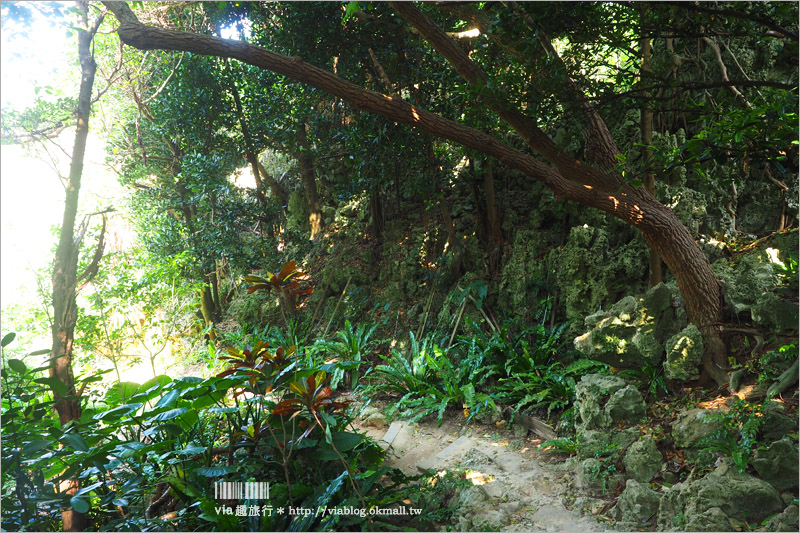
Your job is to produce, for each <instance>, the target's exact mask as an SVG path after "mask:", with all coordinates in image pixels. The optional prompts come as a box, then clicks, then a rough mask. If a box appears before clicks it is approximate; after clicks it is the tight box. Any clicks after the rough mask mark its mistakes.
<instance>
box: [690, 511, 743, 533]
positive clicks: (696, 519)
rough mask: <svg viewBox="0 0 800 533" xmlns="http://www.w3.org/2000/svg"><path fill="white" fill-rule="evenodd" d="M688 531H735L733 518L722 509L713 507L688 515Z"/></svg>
mask: <svg viewBox="0 0 800 533" xmlns="http://www.w3.org/2000/svg"><path fill="white" fill-rule="evenodd" d="M686 531H733V525H732V524H731V519H730V518H728V515H726V514H725V513H724V512H723V511H722V509H720V508H719V507H712V508H710V509H706V510H705V511H703V512H701V513H698V514H695V515H691V516H687V517H686Z"/></svg>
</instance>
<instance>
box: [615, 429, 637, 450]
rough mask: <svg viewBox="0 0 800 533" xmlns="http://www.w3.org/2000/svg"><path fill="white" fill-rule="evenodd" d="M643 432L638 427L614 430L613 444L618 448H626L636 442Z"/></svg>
mask: <svg viewBox="0 0 800 533" xmlns="http://www.w3.org/2000/svg"><path fill="white" fill-rule="evenodd" d="M640 434H641V432H640V431H639V428H638V427H632V428H625V429H622V430H619V431H614V432H613V434H612V435H611V444H612V445H614V446H615V447H616V448H617V449H618V450H623V451H624V450H626V449H627V448H628V446H630V445H631V444H633V443H634V442H636V440H637V439H638V438H639V435H640Z"/></svg>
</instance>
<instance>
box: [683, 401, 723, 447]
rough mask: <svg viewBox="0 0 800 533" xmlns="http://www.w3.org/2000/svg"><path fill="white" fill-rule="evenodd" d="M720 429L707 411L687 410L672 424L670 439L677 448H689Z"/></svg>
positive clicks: (720, 424)
mask: <svg viewBox="0 0 800 533" xmlns="http://www.w3.org/2000/svg"><path fill="white" fill-rule="evenodd" d="M721 427H722V422H720V421H719V420H715V419H714V417H713V416H712V413H711V411H709V410H707V409H689V410H688V411H684V412H683V413H681V414H680V415H678V418H677V420H676V421H675V423H674V424H672V438H673V439H675V446H677V447H678V448H691V447H693V446H696V445H697V444H698V443H699V442H700V441H701V440H703V439H704V438H706V437H708V436H709V435H711V434H712V433H714V432H715V431H717V430H719V429H720V428H721Z"/></svg>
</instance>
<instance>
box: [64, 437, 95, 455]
mask: <svg viewBox="0 0 800 533" xmlns="http://www.w3.org/2000/svg"><path fill="white" fill-rule="evenodd" d="M64 440H66V441H67V442H68V443H69V445H70V446H72V447H73V448H75V449H76V450H78V451H79V452H88V451H89V445H88V444H86V441H85V440H83V437H81V436H80V434H78V433H67V434H66V435H64Z"/></svg>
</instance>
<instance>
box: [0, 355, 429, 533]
mask: <svg viewBox="0 0 800 533" xmlns="http://www.w3.org/2000/svg"><path fill="white" fill-rule="evenodd" d="M221 359H222V360H223V361H224V362H225V364H226V365H227V368H225V369H224V370H223V371H221V372H220V373H219V374H218V375H217V376H214V377H211V378H208V379H201V378H192V377H186V378H181V379H175V380H172V379H170V378H168V377H166V376H159V377H158V378H155V379H153V380H150V381H149V382H147V383H145V384H142V385H137V384H134V383H118V384H116V385H115V386H113V387H111V388H110V389H109V390H108V391H107V392H106V393H105V395H104V396H102V397H100V396H96V395H90V394H88V393H85V394H84V395H83V396H82V397H83V398H84V400H85V401H84V402H83V406H84V411H83V416H82V418H81V420H80V422H79V423H77V424H72V425H70V426H69V427H65V428H61V427H59V424H58V420H57V418H56V417H55V416H54V415H53V414H52V413H53V406H52V394H51V392H50V388H49V387H51V386H57V385H56V384H51V383H49V382H48V381H47V380H48V378H43V377H40V376H41V373H42V371H44V370H46V367H41V368H37V369H29V368H28V367H27V365H25V364H24V363H23V362H22V361H20V360H17V359H13V360H9V361H6V363H5V364H4V366H3V369H2V383H3V399H2V416H3V439H2V461H3V462H2V467H3V470H2V496H3V514H2V527H3V529H6V530H37V531H38V530H57V529H60V513H61V509H62V508H63V507H68V506H71V507H72V508H74V509H76V510H78V511H80V512H83V513H85V514H86V515H87V519H88V522H89V524H90V528H91V529H102V530H164V529H173V530H182V531H189V530H201V531H203V530H205V531H215V530H216V531H236V530H248V531H250V530H261V531H274V530H338V529H365V528H366V529H386V528H390V527H397V525H395V526H391V525H389V524H384V525H382V526H381V525H378V524H377V523H376V522H378V521H391V519H392V518H391V517H388V518H386V517H379V516H371V515H369V514H368V512H367V513H365V516H363V517H362V516H361V515H360V514H355V515H349V516H344V515H336V514H330V515H319V516H316V515H310V516H294V515H288V514H286V513H284V514H278V513H277V512H273V513H272V515H271V516H258V517H251V516H236V515H235V514H234V515H228V514H224V513H221V512H220V507H221V506H223V505H225V504H227V505H232V506H234V507H235V505H237V504H242V503H244V502H241V501H240V502H230V501H218V500H216V499H215V491H214V484H215V483H217V482H221V481H261V482H269V483H270V498H269V501H262V502H254V503H259V504H264V505H269V506H271V507H272V508H273V509H277V508H279V507H284V508H286V507H287V506H289V505H291V506H293V507H305V508H309V509H316V508H317V506H326V505H327V506H328V507H329V508H333V507H335V506H339V507H347V506H350V507H352V508H358V509H365V510H366V511H369V509H371V508H374V507H383V508H386V507H389V506H392V505H402V503H401V502H402V501H403V500H405V499H406V491H409V490H410V491H413V487H411V488H409V480H408V478H406V477H405V476H403V475H402V474H401V473H400V472H399V471H396V470H393V469H390V468H388V467H386V466H384V465H383V464H382V463H383V451H382V450H381V449H380V448H379V447H378V446H377V445H376V444H375V443H374V442H373V441H371V440H369V439H367V438H365V437H364V436H363V435H361V434H359V433H355V432H353V431H352V430H350V429H349V424H350V422H351V415H350V413H349V411H348V410H347V405H346V403H345V402H342V401H339V400H338V399H337V398H335V396H334V394H333V392H332V391H331V389H330V386H329V380H328V375H329V374H330V373H331V372H335V370H336V364H328V365H318V366H313V365H312V366H309V365H307V364H306V360H305V358H303V357H298V356H297V354H296V352H295V350H294V349H293V348H292V347H283V346H281V347H278V348H277V349H275V350H272V349H270V347H269V345H268V344H267V342H266V340H264V339H255V341H254V343H253V345H250V346H244V347H242V348H231V349H230V350H229V353H228V355H227V356H225V357H224V358H221ZM93 379H95V378H90V379H88V380H84V381H91V380H93ZM96 379H101V378H99V377H98V378H96ZM79 386H80V383H79ZM75 473H78V475H79V478H80V480H81V489H80V491H79V492H78V494H76V495H74V496H72V497H71V498H68V497H67V496H66V495H65V494H64V493H62V492H60V491H59V481H60V480H62V479H67V478H69V477H70V476H72V475H74V474H75Z"/></svg>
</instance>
